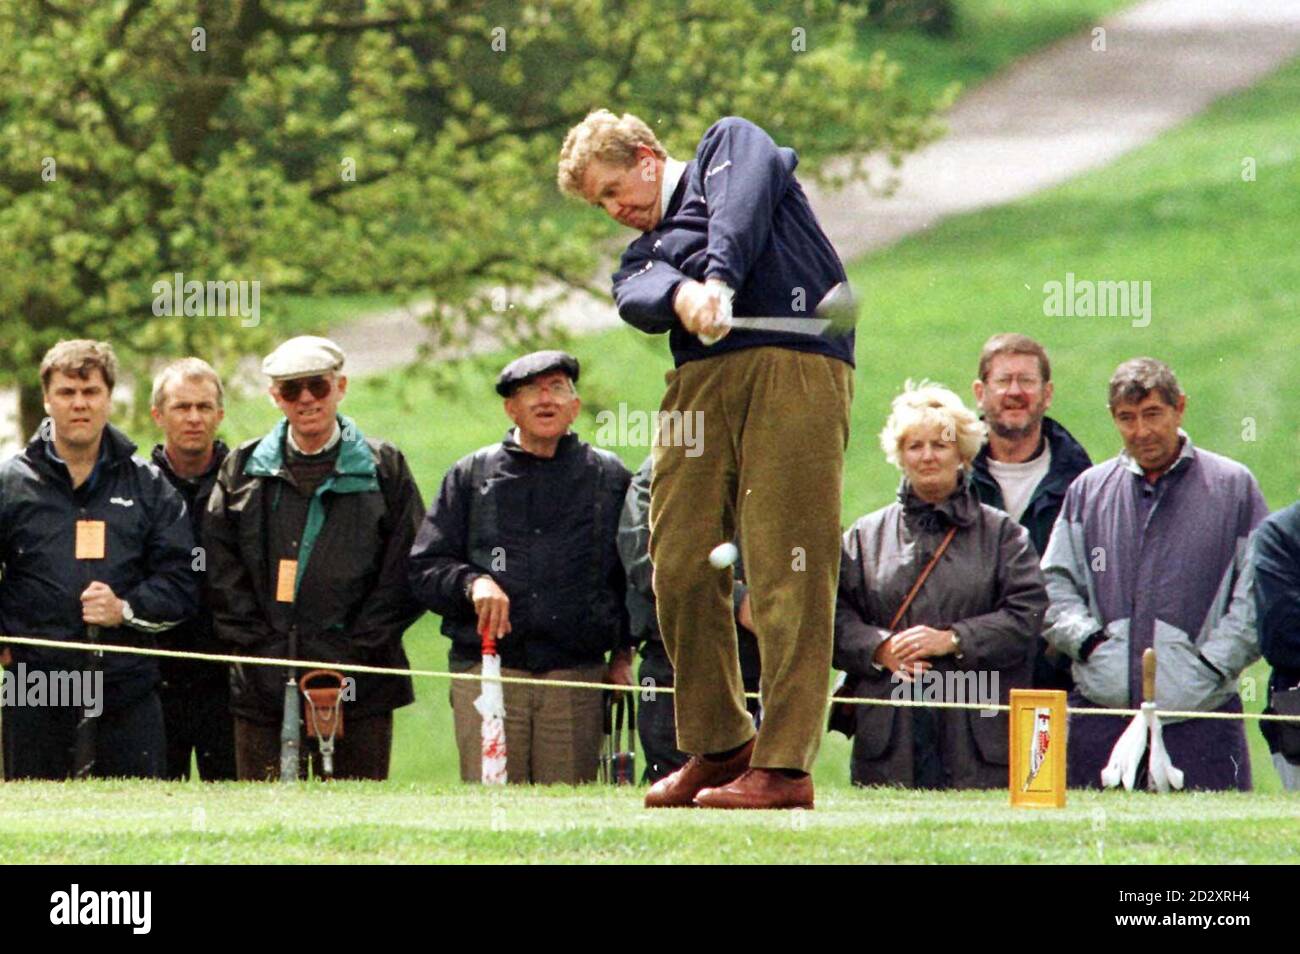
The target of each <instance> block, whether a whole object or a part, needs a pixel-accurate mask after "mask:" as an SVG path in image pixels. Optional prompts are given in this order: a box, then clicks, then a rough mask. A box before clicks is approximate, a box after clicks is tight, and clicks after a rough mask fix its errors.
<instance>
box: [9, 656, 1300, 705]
mask: <svg viewBox="0 0 1300 954" xmlns="http://www.w3.org/2000/svg"><path fill="white" fill-rule="evenodd" d="M0 644H6V645H13V646H42V647H45V648H49V649H70V650H74V651H77V652H105V653H121V654H124V655H135V656H155V657H162V658H166V659H189V660H193V661H195V662H215V663H231V664H238V665H242V666H293V667H296V668H299V669H336V670H339V671H340V672H355V673H367V674H370V675H376V676H418V677H421V678H425V679H467V680H470V681H474V682H481V681H482V680H483V678H484V677H483V676H482V675H481V674H480V673H472V672H445V671H442V670H437V669H399V668H397V667H393V666H367V665H364V664H362V663H341V662H326V661H322V660H313V659H281V658H278V657H268V656H235V655H231V654H227V653H196V652H189V651H186V650H180V649H152V648H149V647H145V646H118V645H114V644H109V643H94V644H93V645H92V644H90V643H85V642H74V641H71V640H63V639H44V638H41V637H37V636H2V637H0ZM499 679H500V681H501V682H503V683H512V684H518V685H529V686H552V687H555V688H560V689H607V690H613V691H616V692H654V693H660V692H662V693H665V694H667V695H672V694H673V693H674V689H673V687H672V686H653V687H652V686H644V685H638V684H634V685H630V686H624V685H619V684H616V683H608V682H583V681H580V680H574V679H538V678H535V677H530V676H501V677H499ZM492 681H493V682H496V681H497V679H496V678H493V680H492ZM745 697H746V698H748V699H758V698H760V696H759V694H758V693H757V692H747V693H745ZM829 701H830V702H831V703H832V704H837V703H843V704H846V705H855V706H897V707H900V708H926V709H974V710H979V711H984V712H993V711H996V712H1009V711H1010V710H1011V707H1010V706H1008V705H1000V704H996V703H981V702H939V701H932V702H927V701H923V700H917V699H868V698H865V697H858V696H830V697H829ZM1066 712H1067V713H1069V714H1070V715H1089V716H1093V715H1095V716H1103V715H1107V716H1127V717H1132V716H1135V715H1138V714H1139V713H1140V712H1141V710H1140V709H1094V708H1081V709H1075V708H1070V709H1067V710H1066ZM1159 713H1160V715H1161V717H1163V718H1166V719H1251V720H1256V721H1259V722H1300V716H1288V715H1271V714H1270V715H1266V714H1264V713H1262V712H1189V711H1183V710H1177V709H1161V710H1159Z"/></svg>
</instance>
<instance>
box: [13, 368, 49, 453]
mask: <svg viewBox="0 0 1300 954" xmlns="http://www.w3.org/2000/svg"><path fill="white" fill-rule="evenodd" d="M44 419H45V394H44V392H43V391H42V390H41V384H40V382H39V381H32V382H31V383H27V382H24V383H23V384H20V385H19V386H18V442H19V444H21V445H26V443H27V442H28V441H29V440H31V439H32V435H33V434H35V433H36V429H37V428H39V427H40V426H41V421H42V420H44Z"/></svg>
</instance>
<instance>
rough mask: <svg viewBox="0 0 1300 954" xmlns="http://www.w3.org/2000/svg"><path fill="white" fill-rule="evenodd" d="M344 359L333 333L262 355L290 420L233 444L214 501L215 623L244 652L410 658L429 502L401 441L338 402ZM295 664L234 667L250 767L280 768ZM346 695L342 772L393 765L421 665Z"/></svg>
mask: <svg viewBox="0 0 1300 954" xmlns="http://www.w3.org/2000/svg"><path fill="white" fill-rule="evenodd" d="M343 360H344V356H343V352H342V350H340V349H339V347H338V345H336V344H334V342H332V341H330V340H329V339H327V338H318V337H315V336H311V335H303V336H301V337H298V338H291V339H290V340H288V341H286V342H285V343H284V344H282V345H280V347H278V348H277V349H276V350H275V351H273V352H272V353H271V354H270V355H269V356H267V358H266V360H265V361H263V362H262V371H263V372H264V373H265V374H266V375H267V376H268V377H270V378H271V381H272V384H271V386H270V389H269V390H270V393H271V396H272V398H274V400H275V402H276V404H277V405H279V407H280V410H281V411H282V412H283V413H284V415H285V420H283V421H281V422H280V423H279V424H277V425H276V426H275V427H274V428H273V429H272V430H271V432H270V433H269V434H267V435H266V436H265V437H263V438H260V439H255V440H251V441H246V442H245V443H243V444H241V445H240V446H239V447H238V448H236V449H235V450H234V451H233V452H232V453H231V454H230V456H229V457H227V458H226V460H225V463H224V464H222V466H221V470H220V471H219V473H218V476H217V483H216V486H215V487H213V489H212V496H211V498H210V499H209V501H208V510H207V513H206V515H205V517H204V521H203V541H204V545H205V546H206V547H207V554H208V583H209V588H210V592H211V605H212V615H213V622H214V625H215V627H216V637H217V639H218V640H220V641H221V642H223V643H225V644H227V645H228V646H231V647H233V648H232V650H231V651H232V652H236V653H239V654H241V655H249V656H263V657H280V658H285V657H288V658H294V659H303V660H318V661H322V662H325V663H358V664H363V665H372V666H385V667H391V668H399V669H405V668H408V667H409V663H408V662H407V659H406V653H405V652H404V651H403V649H402V634H403V633H404V632H405V631H406V629H407V627H409V626H410V625H411V624H412V623H413V622H415V620H416V618H418V617H419V615H420V607H419V606H418V605H417V604H416V603H415V601H414V600H413V599H412V598H411V595H410V593H409V591H408V590H407V587H406V555H407V552H408V551H409V550H410V548H411V541H412V540H413V539H414V538H415V531H416V528H417V527H418V526H419V524H420V515H421V514H422V513H423V512H424V504H423V502H422V501H421V499H420V491H419V488H418V487H416V484H415V479H414V478H413V477H412V476H411V470H410V468H409V467H408V466H407V465H406V459H405V458H404V457H403V456H402V453H401V451H399V450H398V449H397V448H396V447H394V446H393V445H392V444H389V443H388V442H386V441H381V440H375V439H367V438H365V437H363V436H362V435H361V433H360V432H359V431H358V430H357V427H356V425H355V424H354V423H353V422H352V421H351V420H350V419H349V418H347V417H344V416H342V415H340V414H339V413H338V405H339V401H340V400H342V398H343V395H344V393H345V392H346V390H347V378H346V377H345V376H344V375H343V374H342V373H341V372H342V370H343ZM291 675H292V677H293V678H295V679H296V678H298V677H300V676H302V675H303V673H302V671H301V670H300V669H298V668H296V667H295V668H294V669H293V670H292V673H291ZM289 676H290V674H288V673H286V672H285V669H283V668H281V667H279V666H261V665H237V666H235V667H234V672H233V677H232V680H231V708H232V710H233V711H234V715H235V761H236V766H237V769H238V772H239V778H240V779H241V780H264V779H268V778H270V777H271V776H273V775H274V774H275V772H276V766H277V763H278V760H279V752H280V724H281V717H282V713H283V700H284V687H285V681H286V678H288V677H289ZM342 700H343V714H344V724H343V735H342V736H341V737H340V738H339V739H338V741H337V747H336V750H335V759H334V764H335V768H334V777H335V778H363V779H385V778H387V777H388V763H389V756H390V754H391V751H392V742H393V710H394V709H397V708H400V707H401V706H405V705H409V704H410V703H411V702H413V701H415V694H414V692H413V690H412V686H411V680H410V677H409V676H382V675H366V674H358V675H357V676H355V678H354V679H352V680H351V681H349V682H348V683H347V684H346V685H345V686H344V690H343V694H342ZM303 751H304V753H305V751H306V749H305V747H304V750H303ZM305 767H306V766H305V761H304V764H303V765H302V767H301V769H300V771H305Z"/></svg>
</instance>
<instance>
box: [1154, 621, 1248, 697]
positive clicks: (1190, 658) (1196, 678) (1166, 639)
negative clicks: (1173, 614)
mask: <svg viewBox="0 0 1300 954" xmlns="http://www.w3.org/2000/svg"><path fill="white" fill-rule="evenodd" d="M1155 647H1156V705H1158V706H1159V707H1160V708H1161V709H1180V710H1184V711H1199V712H1204V711H1208V710H1210V709H1217V708H1218V707H1219V706H1221V705H1223V703H1225V702H1226V701H1227V700H1228V699H1229V697H1231V695H1232V690H1233V687H1232V684H1231V683H1229V682H1228V681H1227V680H1225V679H1224V678H1223V677H1222V676H1220V675H1218V674H1216V673H1215V672H1213V671H1212V670H1211V669H1210V667H1209V666H1207V665H1206V664H1205V663H1204V662H1202V661H1201V658H1200V655H1199V654H1198V652H1197V649H1196V647H1195V646H1194V645H1192V641H1191V639H1190V638H1189V637H1188V636H1187V634H1186V633H1184V632H1183V631H1182V630H1180V629H1178V628H1177V627H1176V626H1170V625H1169V624H1168V623H1164V622H1161V621H1160V620H1156V626H1155Z"/></svg>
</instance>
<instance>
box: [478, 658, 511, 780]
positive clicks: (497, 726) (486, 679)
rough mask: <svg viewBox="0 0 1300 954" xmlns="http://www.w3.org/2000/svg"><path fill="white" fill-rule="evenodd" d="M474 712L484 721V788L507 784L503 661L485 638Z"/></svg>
mask: <svg viewBox="0 0 1300 954" xmlns="http://www.w3.org/2000/svg"><path fill="white" fill-rule="evenodd" d="M479 688H480V691H479V696H478V698H477V699H475V700H474V708H475V709H477V710H478V713H479V715H480V716H482V717H483V775H482V780H483V784H484V785H504V784H505V783H506V699H505V693H504V691H503V690H502V685H501V657H500V656H498V655H497V642H496V640H495V639H493V638H492V637H491V636H484V637H483V680H482V682H480V683H479Z"/></svg>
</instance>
